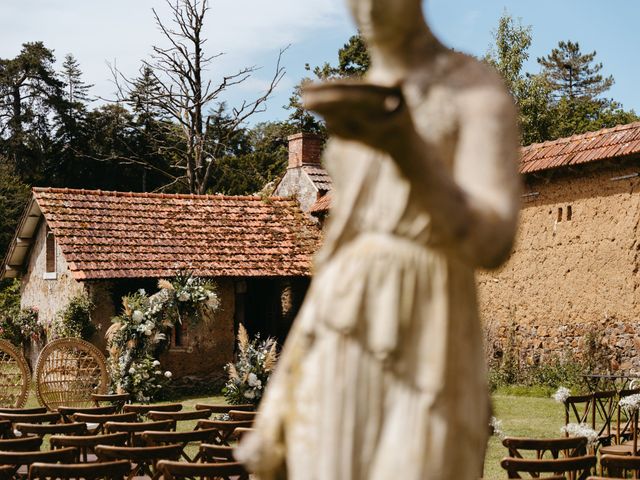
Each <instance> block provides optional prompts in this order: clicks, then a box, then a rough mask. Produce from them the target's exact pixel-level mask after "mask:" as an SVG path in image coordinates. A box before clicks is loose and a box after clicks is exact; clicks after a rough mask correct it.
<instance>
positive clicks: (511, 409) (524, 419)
mask: <svg viewBox="0 0 640 480" xmlns="http://www.w3.org/2000/svg"><path fill="white" fill-rule="evenodd" d="M493 410H494V416H495V417H496V418H497V419H498V420H501V421H502V431H503V432H504V434H505V435H507V436H510V437H536V438H550V437H560V436H561V435H562V434H561V432H560V428H561V427H562V426H564V408H563V407H562V405H560V404H558V403H556V402H555V401H554V400H553V399H551V398H548V397H547V398H544V397H532V396H527V397H525V396H515V395H506V394H502V393H497V394H494V395H493ZM506 453H507V450H506V449H505V448H504V447H503V446H502V444H501V441H500V439H499V438H497V437H492V438H491V439H490V440H489V445H488V448H487V456H486V458H485V464H484V479H485V480H498V479H500V480H502V479H504V478H506V473H505V471H504V470H503V469H502V467H500V460H501V459H502V458H504V457H505V456H506Z"/></svg>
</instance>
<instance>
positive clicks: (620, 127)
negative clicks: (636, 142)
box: [521, 121, 640, 152]
mask: <svg viewBox="0 0 640 480" xmlns="http://www.w3.org/2000/svg"><path fill="white" fill-rule="evenodd" d="M634 128H640V121H639V122H632V123H625V124H622V125H616V126H614V127H609V128H602V129H600V130H595V131H593V132H585V133H579V134H576V135H571V136H569V137H562V138H556V139H555V140H547V141H545V142H539V143H532V144H530V145H526V146H524V147H521V150H522V151H523V152H528V151H530V150H537V149H539V148H543V147H548V146H552V145H560V144H565V143H572V142H575V141H577V140H580V139H587V138H590V137H600V136H602V135H606V134H608V133H612V132H619V131H623V130H631V129H634ZM584 150H589V149H587V148H585V149H584Z"/></svg>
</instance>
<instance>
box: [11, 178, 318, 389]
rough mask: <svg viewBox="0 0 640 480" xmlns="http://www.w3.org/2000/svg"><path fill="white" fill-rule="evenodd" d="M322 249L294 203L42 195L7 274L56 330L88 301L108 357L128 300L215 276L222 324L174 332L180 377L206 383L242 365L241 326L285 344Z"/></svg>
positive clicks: (172, 361)
mask: <svg viewBox="0 0 640 480" xmlns="http://www.w3.org/2000/svg"><path fill="white" fill-rule="evenodd" d="M318 244H319V230H318V228H317V227H316V226H315V225H314V224H313V223H312V222H310V221H309V220H308V219H307V218H306V216H305V215H304V214H302V212H300V210H299V207H298V205H297V202H296V201H295V200H292V199H285V198H279V197H272V198H267V199H261V198H258V197H225V196H213V195H211V196H209V195H205V196H196V195H167V194H150V193H122V192H103V191H91V190H71V189H54V188H34V189H33V196H32V198H31V200H30V202H29V205H28V207H27V209H26V211H25V213H24V215H23V217H22V219H21V222H20V224H19V227H18V230H17V233H16V235H15V237H14V240H13V242H12V243H11V245H10V247H9V250H8V253H7V255H6V257H5V259H4V262H3V265H2V272H1V275H2V278H7V277H17V276H20V278H21V285H22V291H21V293H22V306H23V307H37V308H38V309H39V318H40V319H42V320H43V321H45V322H50V321H51V320H52V319H53V318H54V317H55V316H56V315H57V314H58V312H60V311H61V310H62V309H63V308H64V307H65V306H66V305H67V304H68V303H69V301H70V299H71V298H73V297H74V296H76V295H78V294H80V293H83V292H84V293H87V294H88V295H89V297H90V298H91V299H92V300H93V302H94V304H95V310H94V312H93V315H92V320H93V321H94V323H95V324H96V326H97V327H98V328H100V332H99V333H98V334H96V335H95V336H94V338H93V339H92V341H93V342H94V343H95V344H96V345H98V346H100V347H102V348H103V349H104V347H105V339H104V332H105V331H106V330H107V328H108V327H109V325H110V322H111V318H112V317H113V316H114V315H116V314H117V313H118V311H119V309H120V306H121V298H122V296H123V295H126V294H128V293H132V292H135V291H136V290H138V289H140V288H144V289H146V291H147V292H149V293H152V292H154V291H155V290H156V289H157V287H156V286H157V281H158V279H161V278H170V277H173V276H175V274H176V273H178V272H182V271H189V272H191V273H193V274H194V275H198V276H202V277H207V278H211V279H214V280H215V282H216V284H217V288H218V293H219V296H220V299H221V307H220V309H219V310H218V311H217V312H216V314H215V316H214V320H213V322H211V323H209V324H207V325H206V326H205V325H203V326H199V327H198V328H193V329H192V331H189V327H188V326H185V329H180V330H179V331H177V332H175V331H174V334H173V338H172V341H171V347H170V349H169V352H168V354H167V356H166V358H165V361H166V366H167V367H168V368H169V369H171V370H172V371H173V372H174V373H175V374H176V375H177V376H181V375H195V376H201V375H208V374H211V373H212V372H213V373H218V374H220V373H221V372H222V367H223V365H224V364H226V363H227V362H229V361H231V360H232V358H233V351H234V344H235V329H236V328H237V325H238V323H239V322H242V323H244V324H245V325H246V326H247V329H248V331H249V333H250V334H255V333H258V332H260V333H261V334H263V335H272V336H275V337H277V338H278V339H279V340H283V339H284V337H285V335H286V334H287V332H288V330H289V326H290V324H291V322H292V320H293V317H294V316H295V314H296V312H297V309H298V308H299V306H300V303H301V302H302V298H303V297H304V294H305V292H306V288H307V286H308V283H309V277H310V274H311V259H312V255H313V253H314V252H315V250H316V249H317V247H318Z"/></svg>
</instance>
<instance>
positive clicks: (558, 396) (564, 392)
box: [552, 387, 571, 403]
mask: <svg viewBox="0 0 640 480" xmlns="http://www.w3.org/2000/svg"><path fill="white" fill-rule="evenodd" d="M552 396H553V399H554V400H555V401H556V402H558V403H564V402H566V401H567V398H569V397H570V396H571V390H569V389H568V388H567V387H560V388H558V390H556V393H554V394H553V395H552Z"/></svg>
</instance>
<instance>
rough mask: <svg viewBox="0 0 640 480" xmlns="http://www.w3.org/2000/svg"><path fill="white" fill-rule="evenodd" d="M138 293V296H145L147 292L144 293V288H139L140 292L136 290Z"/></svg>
mask: <svg viewBox="0 0 640 480" xmlns="http://www.w3.org/2000/svg"><path fill="white" fill-rule="evenodd" d="M138 293H139V294H140V295H146V294H147V291H146V290H145V289H144V288H141V289H140V290H138Z"/></svg>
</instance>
